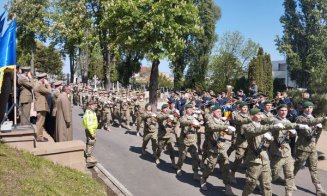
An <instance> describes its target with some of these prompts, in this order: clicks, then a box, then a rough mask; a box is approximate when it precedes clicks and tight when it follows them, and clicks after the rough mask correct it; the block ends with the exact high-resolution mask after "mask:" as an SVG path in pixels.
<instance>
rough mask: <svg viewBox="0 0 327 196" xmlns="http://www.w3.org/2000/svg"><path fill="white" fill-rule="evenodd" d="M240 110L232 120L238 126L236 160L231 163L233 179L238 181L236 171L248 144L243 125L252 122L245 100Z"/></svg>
mask: <svg viewBox="0 0 327 196" xmlns="http://www.w3.org/2000/svg"><path fill="white" fill-rule="evenodd" d="M239 107H240V112H239V113H235V114H236V115H235V116H232V118H231V122H232V124H233V125H235V126H236V142H235V145H236V152H235V161H234V163H233V164H232V165H231V181H232V182H233V183H236V179H235V172H236V171H237V169H238V168H239V167H240V166H241V163H242V160H243V158H244V157H245V153H246V148H247V146H248V144H247V141H246V139H245V136H244V133H243V132H242V131H241V127H242V125H244V124H248V123H250V122H251V118H250V115H249V113H248V105H247V103H245V102H241V103H239Z"/></svg>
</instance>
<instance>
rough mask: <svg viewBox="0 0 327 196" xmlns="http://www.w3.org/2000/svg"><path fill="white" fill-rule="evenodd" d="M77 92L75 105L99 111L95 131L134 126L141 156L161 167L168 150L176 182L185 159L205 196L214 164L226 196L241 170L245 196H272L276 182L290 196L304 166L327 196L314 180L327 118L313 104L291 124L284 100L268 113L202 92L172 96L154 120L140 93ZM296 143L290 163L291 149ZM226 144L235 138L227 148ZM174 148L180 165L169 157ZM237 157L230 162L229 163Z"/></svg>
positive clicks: (260, 104)
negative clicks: (150, 157)
mask: <svg viewBox="0 0 327 196" xmlns="http://www.w3.org/2000/svg"><path fill="white" fill-rule="evenodd" d="M76 91H77V92H76V93H75V94H74V95H75V99H76V104H80V105H81V106H82V107H85V104H86V103H87V101H89V100H94V101H96V102H97V103H98V110H99V111H98V114H99V119H100V124H102V126H103V127H104V128H105V129H107V130H110V129H109V126H111V125H113V124H117V125H118V126H122V127H125V128H126V129H131V127H130V125H132V124H133V123H136V135H137V136H140V135H142V136H143V143H142V154H146V153H147V151H146V148H147V145H148V143H149V141H151V147H152V154H153V157H154V162H155V163H156V164H160V156H161V154H162V151H163V150H165V149H166V150H167V152H168V155H169V157H170V160H171V164H172V167H174V168H175V169H176V175H177V176H181V175H183V170H182V167H183V163H184V161H185V158H186V156H187V153H188V152H189V153H190V156H191V158H192V170H193V172H194V174H193V178H194V180H199V181H200V187H201V189H202V190H207V179H208V177H209V176H210V174H211V173H212V172H213V171H214V169H215V167H216V164H217V163H218V164H219V168H220V171H221V173H222V178H223V183H224V184H225V195H235V194H234V193H233V191H232V184H234V183H237V181H236V179H235V173H236V172H237V171H238V169H239V168H242V167H241V166H242V163H244V164H245V168H246V183H245V187H244V189H243V193H242V195H250V194H251V193H252V192H253V190H254V189H255V187H256V186H257V182H259V187H260V189H261V193H262V195H272V188H271V183H272V181H278V180H281V181H283V182H284V186H285V195H287V196H289V195H292V194H293V191H296V190H297V187H296V184H295V181H294V180H295V176H296V174H297V173H298V171H299V169H300V168H302V167H303V165H304V163H305V162H307V164H308V167H309V170H310V174H311V178H312V182H313V183H314V185H315V187H316V194H317V195H327V193H326V191H325V190H324V189H323V187H322V185H321V183H320V181H319V178H318V171H317V162H318V155H317V149H316V144H317V141H318V139H319V136H320V133H321V131H322V127H323V124H324V123H325V122H326V121H327V118H326V117H320V118H315V117H314V116H313V115H312V112H313V103H312V102H310V101H304V102H303V104H302V109H303V114H302V115H299V116H298V117H297V118H295V119H294V120H292V122H291V121H290V120H288V119H289V118H288V117H289V115H290V114H289V111H290V107H289V104H288V103H287V102H288V100H287V99H283V101H280V102H279V104H278V105H275V108H273V107H274V106H273V103H272V102H271V101H266V100H265V98H264V97H263V96H262V95H260V93H259V94H258V96H259V97H258V98H257V100H259V101H257V102H256V103H253V102H252V101H246V99H245V98H244V94H243V92H239V95H240V96H242V97H243V98H242V99H243V100H242V99H239V100H238V101H236V102H233V103H231V102H230V100H228V97H226V96H225V94H224V93H221V94H219V95H218V96H215V95H213V93H212V92H206V93H205V94H204V96H202V97H201V96H199V94H197V93H192V92H191V93H185V92H180V95H181V96H180V98H178V96H179V94H178V92H177V93H176V92H174V93H173V94H172V96H171V97H169V99H168V101H167V103H164V104H163V105H162V106H161V109H160V111H159V112H152V110H151V109H152V108H151V105H149V104H147V102H146V101H145V99H144V94H143V93H140V92H127V91H126V90H125V91H122V92H115V91H114V92H109V93H108V92H94V91H89V90H88V89H86V88H84V89H83V88H76ZM134 94H135V95H134ZM185 94H189V95H191V96H185ZM80 99H82V100H80ZM244 100H245V101H244ZM273 109H274V112H273ZM142 132H143V133H142ZM228 135H229V136H228ZM296 137H297V141H296V146H295V149H296V150H295V152H294V153H293V155H294V156H292V149H291V146H290V144H289V143H290V141H291V138H296ZM202 138H204V141H202V140H201V139H202ZM229 138H232V139H231V145H230V146H229V145H228V143H227V140H228V139H229ZM176 146H177V147H178V152H179V155H178V157H175V153H174V152H175V149H176ZM234 151H235V160H234V162H230V161H229V157H230V156H231V154H232V152H234ZM176 158H177V159H176ZM200 171H202V175H200ZM281 173H283V176H284V178H282V177H281V176H280V174H281Z"/></svg>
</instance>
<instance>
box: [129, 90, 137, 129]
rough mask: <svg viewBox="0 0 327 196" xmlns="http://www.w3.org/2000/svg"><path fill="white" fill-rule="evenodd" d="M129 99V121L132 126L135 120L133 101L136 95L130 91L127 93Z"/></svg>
mask: <svg viewBox="0 0 327 196" xmlns="http://www.w3.org/2000/svg"><path fill="white" fill-rule="evenodd" d="M128 98H129V99H130V101H129V122H130V123H131V124H132V125H133V126H134V125H135V122H136V113H135V102H136V100H137V97H136V96H134V95H133V92H132V91H129V93H128Z"/></svg>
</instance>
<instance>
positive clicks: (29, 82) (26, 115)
mask: <svg viewBox="0 0 327 196" xmlns="http://www.w3.org/2000/svg"><path fill="white" fill-rule="evenodd" d="M21 70H22V73H21V74H19V76H18V81H17V82H18V84H19V86H20V95H19V103H20V105H21V108H22V109H21V113H20V124H21V125H28V124H30V112H31V104H32V101H33V84H34V81H33V78H32V75H31V72H30V68H29V67H22V68H21Z"/></svg>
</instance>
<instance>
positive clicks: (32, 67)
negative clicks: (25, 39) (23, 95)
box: [31, 44, 35, 76]
mask: <svg viewBox="0 0 327 196" xmlns="http://www.w3.org/2000/svg"><path fill="white" fill-rule="evenodd" d="M34 50H35V47H34V44H32V47H31V72H32V74H33V75H34V76H35V65H34Z"/></svg>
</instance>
